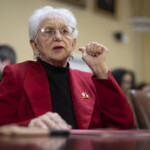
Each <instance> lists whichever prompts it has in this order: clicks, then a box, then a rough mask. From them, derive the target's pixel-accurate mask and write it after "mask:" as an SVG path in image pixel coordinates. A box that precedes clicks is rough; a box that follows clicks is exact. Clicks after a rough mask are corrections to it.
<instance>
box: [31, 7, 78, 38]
mask: <svg viewBox="0 0 150 150" xmlns="http://www.w3.org/2000/svg"><path fill="white" fill-rule="evenodd" d="M56 15H59V16H60V17H62V18H63V19H65V20H66V21H67V23H68V25H70V26H72V27H74V28H75V32H74V33H73V38H77V36H78V30H77V22H76V19H75V17H74V15H73V14H72V12H71V11H69V10H68V9H65V8H53V7H51V6H45V7H42V8H39V9H36V10H35V11H34V12H33V14H32V16H31V17H30V19H29V37H30V39H35V38H36V34H37V32H38V29H39V27H40V24H41V22H42V21H43V20H44V19H46V18H51V17H55V16H56Z"/></svg>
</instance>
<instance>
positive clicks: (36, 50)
mask: <svg viewBox="0 0 150 150" xmlns="http://www.w3.org/2000/svg"><path fill="white" fill-rule="evenodd" d="M30 45H31V47H32V49H33V52H34V53H35V54H38V49H37V44H36V42H35V41H34V40H30Z"/></svg>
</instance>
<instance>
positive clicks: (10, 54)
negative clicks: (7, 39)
mask: <svg viewBox="0 0 150 150" xmlns="http://www.w3.org/2000/svg"><path fill="white" fill-rule="evenodd" d="M15 63H16V54H15V51H14V49H13V48H12V47H10V46H8V45H0V81H1V80H2V73H3V70H4V68H5V67H6V66H7V65H10V64H15Z"/></svg>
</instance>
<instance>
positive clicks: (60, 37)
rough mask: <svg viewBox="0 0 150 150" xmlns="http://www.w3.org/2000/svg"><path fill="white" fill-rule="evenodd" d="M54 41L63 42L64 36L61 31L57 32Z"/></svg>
mask: <svg viewBox="0 0 150 150" xmlns="http://www.w3.org/2000/svg"><path fill="white" fill-rule="evenodd" d="M54 40H55V41H61V40H62V35H61V33H60V31H59V30H56V32H55V35H54Z"/></svg>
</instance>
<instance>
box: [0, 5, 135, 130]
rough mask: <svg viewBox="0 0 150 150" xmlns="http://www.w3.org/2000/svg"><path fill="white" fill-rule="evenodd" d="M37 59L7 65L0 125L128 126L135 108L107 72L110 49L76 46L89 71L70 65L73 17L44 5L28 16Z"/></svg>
mask: <svg viewBox="0 0 150 150" xmlns="http://www.w3.org/2000/svg"><path fill="white" fill-rule="evenodd" d="M29 35H30V44H31V46H32V49H33V52H34V55H35V56H36V58H37V61H26V62H23V63H20V64H15V65H10V66H8V67H6V68H5V70H4V73H3V81H2V82H1V85H0V125H4V124H11V123H16V124H18V125H22V126H29V127H40V128H44V129H48V128H53V129H71V128H74V129H92V128H107V127H108V128H118V129H121V128H132V127H134V119H133V112H132V109H131V108H130V106H129V104H128V102H127V100H126V98H125V96H124V94H123V92H122V91H121V90H120V88H119V86H118V85H117V83H116V81H115V80H114V78H113V77H112V75H111V73H110V71H109V70H108V68H107V66H106V64H105V59H106V56H107V54H108V49H107V48H106V47H105V46H103V45H102V44H99V43H96V42H92V43H89V44H88V45H86V46H85V47H81V48H79V50H80V51H81V52H82V58H83V60H84V61H85V62H86V63H87V65H88V66H89V67H90V68H91V70H92V72H93V74H91V73H85V72H82V71H79V70H73V69H71V68H69V63H68V62H67V60H68V58H69V57H70V56H71V53H72V52H73V50H74V49H75V46H76V38H77V35H78V30H77V27H76V19H75V17H74V16H73V14H72V13H71V12H70V11H69V10H67V9H55V8H53V7H50V6H46V7H43V8H40V9H37V10H36V11H35V12H34V13H33V15H32V16H31V17H30V20H29Z"/></svg>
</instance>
